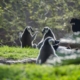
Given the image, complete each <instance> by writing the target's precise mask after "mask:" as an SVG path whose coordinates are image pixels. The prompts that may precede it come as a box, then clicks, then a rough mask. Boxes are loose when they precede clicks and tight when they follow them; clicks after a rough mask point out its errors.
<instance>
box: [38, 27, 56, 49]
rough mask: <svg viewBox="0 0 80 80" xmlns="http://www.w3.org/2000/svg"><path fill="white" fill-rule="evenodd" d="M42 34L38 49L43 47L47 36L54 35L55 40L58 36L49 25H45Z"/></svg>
mask: <svg viewBox="0 0 80 80" xmlns="http://www.w3.org/2000/svg"><path fill="white" fill-rule="evenodd" d="M42 34H43V38H42V40H41V41H40V42H39V43H38V45H37V48H38V49H40V47H41V45H42V43H43V41H44V39H45V38H47V37H52V38H53V39H54V40H56V37H55V35H54V33H53V32H52V30H51V29H50V28H49V27H44V28H43V29H42Z"/></svg>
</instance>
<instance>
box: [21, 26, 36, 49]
mask: <svg viewBox="0 0 80 80" xmlns="http://www.w3.org/2000/svg"><path fill="white" fill-rule="evenodd" d="M31 32H34V31H33V29H32V27H30V26H28V27H26V28H25V29H24V31H23V33H22V36H21V38H20V40H21V46H22V48H23V47H32V44H33V41H34V40H35V38H36V35H37V32H35V33H34V35H32V34H31Z"/></svg>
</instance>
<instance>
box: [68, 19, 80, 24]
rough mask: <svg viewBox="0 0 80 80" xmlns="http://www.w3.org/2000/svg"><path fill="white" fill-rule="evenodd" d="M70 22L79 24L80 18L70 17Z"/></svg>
mask: <svg viewBox="0 0 80 80" xmlns="http://www.w3.org/2000/svg"><path fill="white" fill-rule="evenodd" d="M70 23H75V24H80V19H78V18H72V19H71V21H70Z"/></svg>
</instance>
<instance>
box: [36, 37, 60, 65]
mask: <svg viewBox="0 0 80 80" xmlns="http://www.w3.org/2000/svg"><path fill="white" fill-rule="evenodd" d="M53 44H55V40H54V39H53V38H52V37H47V38H46V39H45V40H44V41H43V43H42V46H41V48H40V53H39V55H38V58H37V60H36V63H37V64H43V63H45V62H46V60H47V59H48V58H49V56H50V55H51V54H53V55H55V56H56V57H58V56H57V55H56V53H55V50H54V48H53Z"/></svg>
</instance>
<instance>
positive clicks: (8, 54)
mask: <svg viewBox="0 0 80 80" xmlns="http://www.w3.org/2000/svg"><path fill="white" fill-rule="evenodd" d="M38 53H39V50H38V49H33V48H32V49H31V48H20V47H8V46H4V47H0V57H4V58H6V59H23V58H27V57H28V58H31V57H33V58H34V57H37V55H38Z"/></svg>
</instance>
